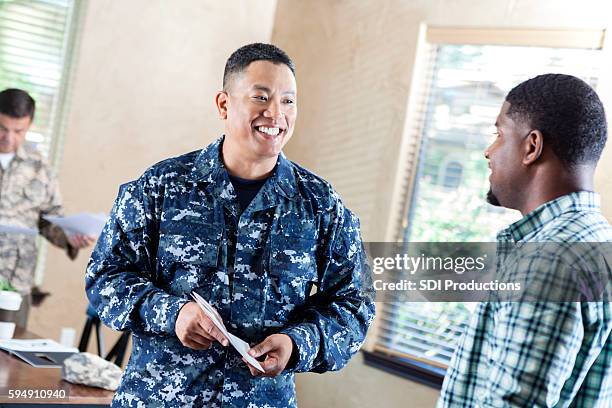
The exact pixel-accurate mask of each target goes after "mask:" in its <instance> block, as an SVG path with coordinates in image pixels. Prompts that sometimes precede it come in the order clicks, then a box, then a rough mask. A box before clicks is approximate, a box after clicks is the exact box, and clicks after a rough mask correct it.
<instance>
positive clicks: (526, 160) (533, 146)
mask: <svg viewBox="0 0 612 408" xmlns="http://www.w3.org/2000/svg"><path fill="white" fill-rule="evenodd" d="M523 148H524V155H523V164H524V165H525V166H529V165H531V164H533V163H535V162H536V161H537V160H538V159H539V158H540V156H542V151H543V150H544V135H543V134H542V132H540V131H539V130H532V131H531V132H530V133H529V134H528V135H527V136H526V137H525V140H524V141H523Z"/></svg>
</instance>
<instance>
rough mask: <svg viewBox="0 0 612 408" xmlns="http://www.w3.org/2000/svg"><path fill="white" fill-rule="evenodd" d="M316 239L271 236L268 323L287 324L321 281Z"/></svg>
mask: <svg viewBox="0 0 612 408" xmlns="http://www.w3.org/2000/svg"><path fill="white" fill-rule="evenodd" d="M315 253H316V241H315V240H313V239H307V238H303V237H295V236H287V235H273V236H272V237H271V239H270V262H269V270H268V285H266V317H265V320H264V325H266V326H283V325H284V324H285V323H287V322H288V321H290V320H291V315H292V314H293V313H294V312H295V311H296V309H297V308H299V307H300V306H303V305H304V303H306V300H307V298H308V295H309V293H310V290H311V288H312V286H313V285H316V284H317V280H318V277H317V276H318V275H317V263H316V257H315Z"/></svg>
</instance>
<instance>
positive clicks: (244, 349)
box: [191, 292, 265, 373]
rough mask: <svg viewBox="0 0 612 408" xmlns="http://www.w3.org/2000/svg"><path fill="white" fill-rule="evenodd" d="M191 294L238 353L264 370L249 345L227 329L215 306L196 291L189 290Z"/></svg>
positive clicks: (254, 365) (257, 367)
mask: <svg viewBox="0 0 612 408" xmlns="http://www.w3.org/2000/svg"><path fill="white" fill-rule="evenodd" d="M191 296H192V297H193V298H194V300H195V301H196V303H197V304H198V305H199V306H200V308H201V309H202V311H203V312H204V314H206V316H208V318H209V319H210V320H211V321H212V322H213V324H214V325H215V326H216V327H217V329H219V331H220V332H221V333H223V335H224V336H225V337H227V339H228V340H229V342H230V344H231V345H232V346H234V348H235V349H236V350H237V351H238V353H240V355H241V356H242V357H244V359H245V360H246V361H248V362H249V364H250V365H252V366H253V367H255V368H256V369H258V370H259V371H261V372H262V373H263V372H265V371H264V369H263V368H262V367H261V364H259V361H257V360H256V359H255V357H253V356H251V355H250V354H249V353H248V351H249V349H250V348H251V346H249V343H247V342H246V341H244V340H242V339H241V338H239V337H236V336H234V335H233V334H232V333H230V332H228V331H227V329H226V328H225V325H224V324H223V319H221V316H219V313H217V311H216V310H215V308H214V307H212V306H211V305H210V303H208V302H207V301H206V300H204V298H202V296H200V295H198V294H197V293H195V292H191Z"/></svg>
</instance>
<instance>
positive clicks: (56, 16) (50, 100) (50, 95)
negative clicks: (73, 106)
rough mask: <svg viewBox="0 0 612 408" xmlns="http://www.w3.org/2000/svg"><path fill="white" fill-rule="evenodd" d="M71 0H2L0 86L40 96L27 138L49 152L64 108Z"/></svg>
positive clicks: (71, 10)
mask: <svg viewBox="0 0 612 408" xmlns="http://www.w3.org/2000/svg"><path fill="white" fill-rule="evenodd" d="M73 6H74V2H73V0H13V1H11V0H9V1H0V89H6V88H20V89H23V90H25V91H27V92H28V93H30V95H31V96H32V97H33V98H34V99H35V100H36V114H35V118H34V123H33V125H32V127H31V128H30V131H29V133H28V135H27V136H26V138H27V140H28V141H30V142H32V143H34V144H35V145H36V146H37V147H38V149H39V150H40V151H41V153H42V154H43V155H45V156H49V155H50V152H51V148H52V140H53V133H54V130H55V128H56V126H57V118H58V111H59V109H60V108H61V106H60V105H61V97H62V95H61V93H62V84H63V83H62V78H64V77H65V76H63V73H64V71H65V60H66V54H67V50H68V48H69V39H70V35H69V34H70V29H71V21H72V15H73Z"/></svg>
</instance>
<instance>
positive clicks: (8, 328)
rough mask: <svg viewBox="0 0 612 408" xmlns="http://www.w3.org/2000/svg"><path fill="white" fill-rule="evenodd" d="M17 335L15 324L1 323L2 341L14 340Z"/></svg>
mask: <svg viewBox="0 0 612 408" xmlns="http://www.w3.org/2000/svg"><path fill="white" fill-rule="evenodd" d="M13 334H15V323H13V322H0V339H3V340H4V339H12V338H13Z"/></svg>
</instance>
